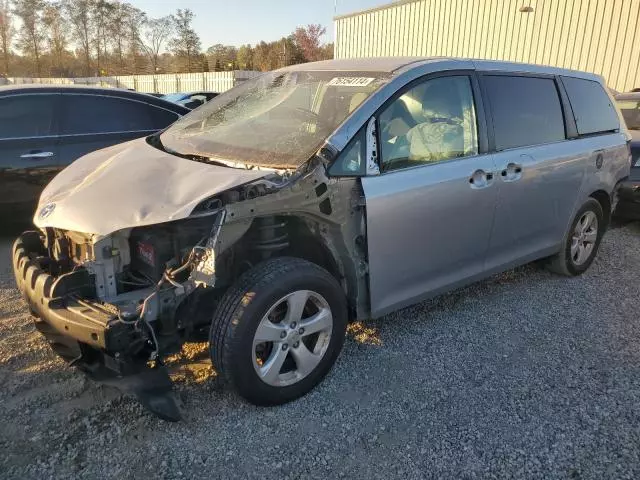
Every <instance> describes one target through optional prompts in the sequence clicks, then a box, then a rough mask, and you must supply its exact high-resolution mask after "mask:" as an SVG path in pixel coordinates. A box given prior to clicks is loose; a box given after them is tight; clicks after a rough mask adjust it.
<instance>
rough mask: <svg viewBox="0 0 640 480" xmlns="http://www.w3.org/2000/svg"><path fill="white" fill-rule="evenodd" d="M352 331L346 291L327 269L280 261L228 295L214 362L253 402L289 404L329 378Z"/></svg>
mask: <svg viewBox="0 0 640 480" xmlns="http://www.w3.org/2000/svg"><path fill="white" fill-rule="evenodd" d="M346 325H347V306H346V299H345V296H344V293H343V291H342V288H341V287H340V285H339V284H338V282H337V281H336V280H335V279H334V278H333V277H332V276H331V275H330V274H329V273H328V272H327V271H325V270H324V269H322V268H320V267H319V266H317V265H315V264H313V263H310V262H307V261H305V260H301V259H296V258H288V257H284V258H276V259H273V260H269V261H267V262H264V263H262V264H260V265H257V266H256V267H255V268H253V269H251V270H249V271H248V272H246V273H245V274H244V275H242V276H241V277H240V278H239V279H238V281H237V282H236V284H235V285H233V286H232V287H230V288H229V290H228V291H227V292H226V293H225V295H224V296H223V298H222V300H221V302H220V304H219V306H218V309H217V311H216V313H215V316H214V319H213V322H212V325H211V335H210V351H211V360H212V362H213V365H214V367H215V368H216V369H217V370H218V371H219V373H220V374H221V375H222V376H223V378H224V379H225V380H227V381H228V383H230V384H231V385H232V386H233V387H234V388H235V389H236V390H237V391H238V393H239V394H240V395H241V396H242V397H244V398H245V399H247V400H248V401H250V402H251V403H254V404H257V405H277V404H281V403H285V402H288V401H291V400H294V399H295V398H298V397H300V396H302V395H304V394H305V393H307V392H308V391H309V390H311V389H312V388H313V387H315V386H316V385H317V384H318V383H319V382H320V381H321V380H322V379H323V377H324V376H325V375H326V374H327V373H328V371H329V370H330V369H331V366H332V365H333V363H334V362H335V360H336V358H337V356H338V354H339V353H340V350H341V349H342V345H343V343H344V335H345V330H346Z"/></svg>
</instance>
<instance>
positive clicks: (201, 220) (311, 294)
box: [13, 58, 629, 419]
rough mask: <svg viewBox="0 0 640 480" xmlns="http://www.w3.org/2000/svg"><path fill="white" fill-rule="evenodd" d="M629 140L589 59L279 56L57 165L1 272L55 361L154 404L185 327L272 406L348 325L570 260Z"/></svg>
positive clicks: (578, 265)
mask: <svg viewBox="0 0 640 480" xmlns="http://www.w3.org/2000/svg"><path fill="white" fill-rule="evenodd" d="M627 140H628V133H627V131H626V128H625V126H624V122H622V119H621V117H620V115H619V112H618V111H617V110H616V108H615V105H614V102H613V99H612V98H611V97H610V96H609V94H608V93H607V90H606V87H605V86H604V84H603V80H602V78H601V77H599V76H596V75H592V74H588V73H580V72H576V71H570V70H563V69H558V68H550V67H541V66H536V65H525V64H516V63H501V62H491V61H470V60H455V59H444V58H434V59H416V58H378V59H351V60H330V61H325V62H317V63H308V64H303V65H296V66H292V67H287V68H284V69H281V70H277V71H273V72H269V73H266V74H264V75H262V76H260V77H257V78H254V79H251V80H247V81H246V82H244V83H243V84H242V85H240V86H238V87H236V88H234V89H232V90H230V91H228V92H225V93H223V94H221V95H220V96H219V97H217V98H215V99H213V100H212V101H211V102H209V103H208V104H206V105H204V106H203V107H202V108H199V109H197V110H195V111H193V112H192V113H191V114H189V115H187V116H185V117H184V118H182V119H181V120H180V121H178V122H176V123H175V124H174V125H173V126H171V127H170V128H169V129H167V130H166V131H164V132H162V133H160V134H157V135H153V136H151V137H149V138H148V139H146V140H145V139H140V140H135V141H132V142H129V143H126V144H123V145H118V146H115V147H111V148H108V149H105V150H102V151H98V152H94V153H91V154H89V155H87V156H85V157H84V158H82V159H81V160H79V161H78V162H76V163H74V164H73V165H72V166H71V167H69V168H67V169H66V170H64V171H63V172H62V173H60V174H59V175H58V176H57V177H56V178H55V179H54V180H53V181H52V182H51V183H50V184H49V186H48V187H47V188H46V189H45V191H44V192H43V194H42V197H41V199H40V205H39V207H38V211H37V213H36V217H35V222H36V224H37V226H38V227H39V228H40V231H39V232H27V233H25V234H23V235H22V236H21V237H20V238H19V239H18V240H17V241H16V243H15V245H14V250H13V261H14V269H15V275H16V279H17V283H18V286H19V288H20V290H21V291H22V292H23V294H24V296H25V298H26V299H27V301H28V303H29V305H30V306H31V309H32V311H33V312H34V314H35V315H36V317H37V319H36V325H37V327H38V328H39V329H40V331H41V332H42V333H43V334H44V335H45V337H46V338H47V339H49V341H50V342H51V344H52V347H53V348H54V349H55V350H56V351H57V352H58V353H59V354H60V355H62V356H63V357H64V358H67V359H70V360H73V364H74V365H75V366H77V367H78V368H80V369H83V370H84V371H86V372H87V373H88V374H89V375H91V376H92V377H93V378H97V379H98V380H105V379H108V380H110V381H115V379H120V380H121V381H122V382H123V383H122V384H121V385H122V388H128V389H129V390H130V391H133V392H134V393H136V394H137V395H138V396H139V398H140V399H141V401H142V402H143V403H144V404H145V405H146V406H147V407H148V408H149V409H150V410H152V411H153V412H155V413H157V414H158V415H160V416H162V417H163V418H168V419H177V418H179V412H178V410H177V407H176V405H175V403H174V402H173V400H172V396H171V394H170V389H171V381H170V380H169V376H168V374H167V371H166V369H165V367H163V366H162V365H163V364H162V362H161V360H162V358H164V357H165V356H166V355H169V354H171V353H173V352H176V351H178V350H179V349H180V347H181V345H182V344H183V342H185V341H186V340H187V339H189V338H191V336H192V335H193V334H194V332H196V333H197V332H201V331H203V330H205V331H206V330H208V331H209V335H210V337H209V339H210V342H209V345H210V353H211V358H212V361H213V365H214V367H215V368H216V370H217V371H218V373H219V375H221V377H222V378H224V379H226V381H227V382H228V383H229V384H230V385H231V386H232V387H233V388H235V389H236V390H237V391H238V392H239V394H240V395H241V396H243V397H244V398H245V399H247V400H248V401H250V402H252V403H255V404H258V405H274V404H281V403H284V402H287V401H290V400H293V399H295V398H297V397H300V396H301V395H304V394H305V393H306V392H308V391H309V390H311V389H312V388H313V387H314V386H315V385H317V384H318V383H319V382H320V381H321V379H322V378H323V377H324V376H325V375H326V374H327V372H328V371H329V369H330V368H331V366H332V365H333V363H334V362H335V360H336V358H337V356H338V354H339V352H340V350H341V348H342V345H343V341H344V337H345V330H346V326H347V322H348V321H349V320H354V319H367V318H371V317H374V318H375V317H380V316H382V315H385V314H387V313H389V312H392V311H395V310H398V309H400V308H403V307H406V306H408V305H411V304H414V303H416V302H419V301H422V300H424V299H426V298H430V297H433V296H435V295H437V294H440V293H442V292H446V291H449V290H451V289H454V288H458V287H460V286H462V285H466V284H469V283H471V282H474V281H477V280H479V279H481V278H484V277H487V276H489V275H492V274H494V273H496V272H500V271H503V270H506V269H510V268H513V267H515V266H518V265H521V264H524V263H527V262H531V261H533V260H537V259H543V258H546V259H547V261H548V264H549V266H550V268H551V269H552V270H553V271H555V272H558V273H561V274H563V275H567V276H574V275H579V274H581V273H583V272H584V271H585V270H587V268H589V266H590V265H591V263H592V262H593V259H594V258H595V256H596V253H597V251H598V246H599V244H600V241H601V240H602V236H603V235H604V233H605V230H606V228H607V225H608V223H609V218H610V216H611V211H612V207H613V203H614V198H615V192H616V189H617V187H618V185H619V182H621V181H622V180H624V179H625V178H626V177H627V176H628V175H629V149H628V145H627ZM407 361H408V362H410V361H411V359H407Z"/></svg>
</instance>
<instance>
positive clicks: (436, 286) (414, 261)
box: [362, 155, 497, 317]
mask: <svg viewBox="0 0 640 480" xmlns="http://www.w3.org/2000/svg"><path fill="white" fill-rule="evenodd" d="M478 169H482V170H485V171H487V172H490V171H493V169H494V160H493V158H492V157H491V155H481V156H478V157H472V158H464V159H458V160H453V161H450V162H443V163H440V164H436V165H425V166H419V167H414V168H409V169H405V170H398V171H396V172H390V173H388V174H385V175H380V176H377V177H366V178H363V179H362V186H363V189H364V193H365V197H366V202H367V238H368V246H369V288H370V296H371V310H372V315H373V316H374V317H377V316H380V315H383V314H385V313H387V312H389V311H391V310H395V309H397V308H401V307H403V306H407V305H410V304H412V303H415V302H417V301H419V300H420V299H422V298H424V296H425V294H428V293H431V292H437V291H440V290H442V289H447V288H453V287H455V286H456V285H458V284H459V283H460V282H462V281H465V280H466V279H469V278H474V277H476V276H478V275H480V274H481V273H482V272H483V270H484V258H485V256H486V251H487V247H488V245H489V239H490V236H491V227H492V224H493V218H494V209H495V205H496V196H497V189H496V188H495V186H494V185H493V184H489V185H488V186H487V187H486V188H479V189H474V188H471V187H470V184H469V178H470V177H471V176H472V175H473V173H474V172H475V171H476V170H478ZM494 182H495V180H494Z"/></svg>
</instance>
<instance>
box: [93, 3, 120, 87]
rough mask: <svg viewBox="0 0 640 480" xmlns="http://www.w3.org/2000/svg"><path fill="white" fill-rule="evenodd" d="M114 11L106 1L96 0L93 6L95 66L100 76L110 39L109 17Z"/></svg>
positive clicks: (112, 5) (112, 6)
mask: <svg viewBox="0 0 640 480" xmlns="http://www.w3.org/2000/svg"><path fill="white" fill-rule="evenodd" d="M114 11H115V4H113V3H111V2H109V1H106V0H96V1H95V3H94V5H93V11H92V15H91V19H92V24H93V28H94V33H93V43H94V44H95V49H96V66H97V70H98V75H102V74H103V71H104V67H105V66H106V65H105V64H106V57H107V54H108V50H109V43H111V38H110V35H109V25H110V23H111V17H112V16H113V14H114Z"/></svg>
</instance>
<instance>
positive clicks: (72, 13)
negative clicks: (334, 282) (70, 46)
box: [65, 0, 95, 77]
mask: <svg viewBox="0 0 640 480" xmlns="http://www.w3.org/2000/svg"><path fill="white" fill-rule="evenodd" d="M94 3H95V2H94V0H66V3H65V10H66V12H67V15H68V17H69V22H70V23H71V29H72V31H73V36H74V38H75V41H76V43H77V45H78V47H79V49H80V51H81V53H82V56H83V57H84V67H85V75H86V76H87V77H89V76H91V73H92V72H91V41H92V28H91V27H92V22H91V14H92V12H93V5H94Z"/></svg>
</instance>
